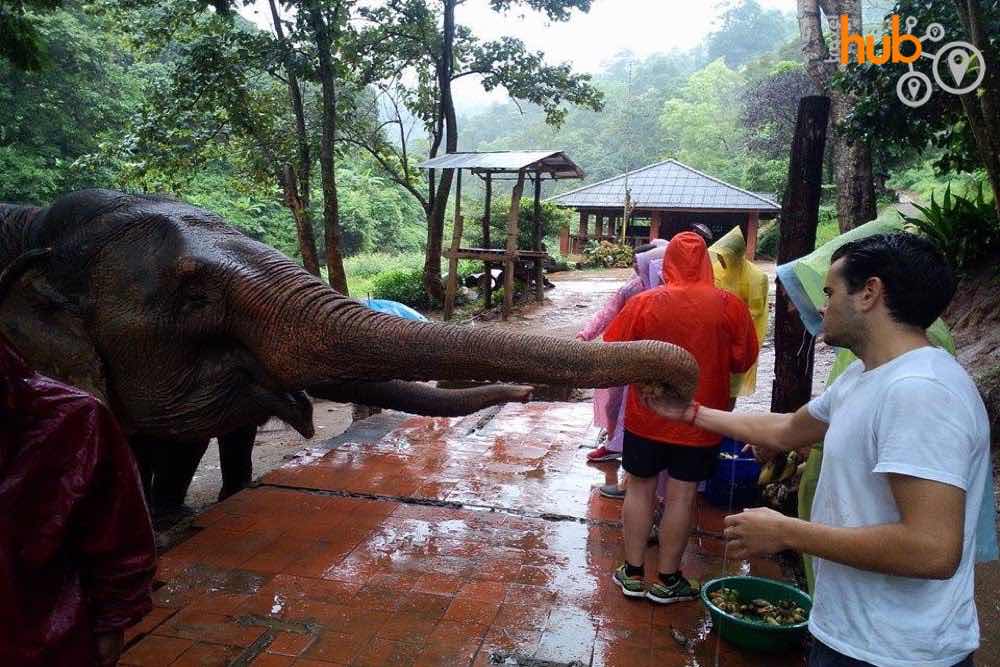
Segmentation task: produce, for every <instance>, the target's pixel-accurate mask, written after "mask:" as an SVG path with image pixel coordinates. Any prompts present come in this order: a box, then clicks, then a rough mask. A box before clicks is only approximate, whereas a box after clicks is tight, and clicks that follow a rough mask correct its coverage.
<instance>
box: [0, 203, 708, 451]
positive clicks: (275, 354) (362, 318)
mask: <svg viewBox="0 0 1000 667" xmlns="http://www.w3.org/2000/svg"><path fill="white" fill-rule="evenodd" d="M26 253H28V254H30V256H31V257H33V258H34V262H33V263H31V264H29V265H25V261H24V259H23V258H25V257H26ZM19 265H20V266H19ZM14 266H19V268H18V271H20V273H19V274H18V275H15V276H9V278H8V279H9V280H11V281H13V282H12V285H11V289H10V291H9V294H8V295H7V296H6V297H5V298H4V299H3V301H2V302H0V330H2V331H3V333H5V334H6V335H7V336H8V338H10V339H11V340H12V341H13V342H14V344H15V345H17V347H18V348H19V349H20V350H21V351H22V353H23V354H24V355H25V356H26V357H27V358H28V359H29V361H30V362H31V363H32V364H33V365H34V366H35V367H36V368H39V369H40V370H42V371H44V372H47V373H49V374H52V375H55V376H56V377H59V378H61V379H64V380H67V381H70V382H73V383H74V384H78V385H80V386H83V387H85V388H87V389H89V390H90V391H92V392H94V393H95V394H97V395H98V396H101V397H103V398H104V399H105V400H106V401H107V402H108V403H109V404H110V405H111V407H112V409H113V410H114V411H115V413H116V414H117V415H118V417H119V419H120V420H121V421H122V423H123V426H124V427H125V428H126V430H128V431H129V432H133V433H150V434H157V435H160V436H163V435H167V436H173V437H177V438H187V437H205V436H208V435H216V434H219V433H223V432H227V431H230V430H233V429H235V428H239V427H241V426H244V425H246V424H250V423H257V422H259V421H260V420H262V419H263V418H265V417H267V416H269V415H277V416H279V417H281V418H282V419H284V420H285V421H286V422H288V423H289V424H291V425H292V426H293V427H295V428H296V429H298V430H299V431H301V432H303V433H305V434H309V433H311V429H312V424H311V414H310V412H309V409H308V407H309V403H308V400H307V399H306V397H305V395H304V394H303V393H302V392H303V391H304V390H307V389H309V388H310V387H317V388H318V391H317V393H319V394H324V395H330V396H339V397H341V399H342V400H349V397H350V396H351V395H352V389H353V388H357V391H358V392H359V393H361V394H365V392H367V393H368V394H371V395H377V394H379V393H380V392H383V393H385V392H387V393H388V394H389V395H393V394H398V393H399V392H400V387H401V385H400V384H399V383H394V382H390V381H398V380H404V381H415V380H484V381H502V382H514V383H528V384H568V385H574V386H579V387H601V386H612V385H620V384H626V383H633V382H648V383H660V384H663V385H666V386H667V387H668V388H669V389H670V390H671V391H673V392H674V393H676V394H678V395H681V396H690V395H691V394H693V391H694V388H695V385H696V383H697V366H696V364H695V362H694V360H693V358H692V357H691V356H690V355H689V354H688V353H687V352H685V351H684V350H682V349H680V348H677V347H675V346H672V345H668V344H665V343H660V342H653V341H641V342H635V343H616V344H606V345H601V344H594V343H580V342H576V341H564V340H557V339H552V338H546V337H540V336H524V335H518V334H513V333H507V332H500V331H495V330H489V329H482V328H477V327H463V326H455V325H443V324H436V323H429V322H415V321H410V320H404V319H400V318H397V317H393V316H390V315H384V314H381V313H376V312H373V311H371V310H369V309H368V308H366V307H364V306H363V305H361V304H359V303H358V302H356V301H353V300H351V299H349V298H346V297H344V296H343V295H341V294H339V293H338V292H336V291H334V290H333V289H331V288H330V287H328V286H327V285H325V284H324V283H322V282H321V281H320V280H319V279H317V278H315V277H314V276H312V275H310V274H309V273H307V272H305V271H304V270H302V269H301V268H300V267H299V266H298V265H296V264H295V263H294V262H292V261H291V260H289V259H288V258H286V257H285V256H284V255H282V254H281V253H279V252H277V251H276V250H274V249H272V248H270V247H268V246H266V245H264V244H262V243H258V242H256V241H254V240H252V239H250V238H248V237H247V236H245V235H244V234H242V233H240V232H238V231H237V230H235V229H233V228H232V227H229V226H228V225H226V223H225V222H224V221H223V220H222V219H221V218H219V217H218V216H217V215H214V214H212V213H210V212H208V211H205V210H202V209H199V208H196V207H193V206H190V205H187V204H184V203H181V202H178V201H173V200H169V199H164V198H156V197H146V196H136V195H127V194H123V193H119V192H113V191H107V190H86V191H81V192H77V193H73V194H70V195H66V196H64V197H62V198H61V199H59V200H57V201H56V202H55V203H53V204H52V205H51V206H50V207H48V208H45V209H27V208H24V207H5V208H0V270H3V269H4V268H11V267H14ZM450 396H451V398H452V399H456V400H457V399H458V397H459V396H460V395H459V394H451V395H450ZM417 402H418V403H419V400H418V401H417Z"/></svg>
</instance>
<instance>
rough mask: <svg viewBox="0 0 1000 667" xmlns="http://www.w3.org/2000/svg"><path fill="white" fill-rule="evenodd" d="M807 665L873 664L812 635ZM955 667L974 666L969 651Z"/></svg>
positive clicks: (856, 666)
mask: <svg viewBox="0 0 1000 667" xmlns="http://www.w3.org/2000/svg"><path fill="white" fill-rule="evenodd" d="M809 667H873V665H872V664H871V663H870V662H864V661H862V660H855V659H854V658H851V657H848V656H846V655H844V654H843V653H838V652H837V651H834V650H833V649H832V648H830V647H829V646H827V645H826V644H824V643H823V642H821V641H819V640H818V639H816V638H815V637H813V646H812V651H810V652H809ZM955 667H974V666H973V662H972V654H971V653H970V654H969V655H968V657H966V658H965V660H962V661H961V662H959V663H957V664H956V665H955Z"/></svg>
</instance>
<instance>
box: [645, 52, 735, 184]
mask: <svg viewBox="0 0 1000 667" xmlns="http://www.w3.org/2000/svg"><path fill="white" fill-rule="evenodd" d="M743 85H744V80H743V76H742V75H741V74H740V73H739V72H736V71H733V70H731V69H729V68H728V67H726V64H725V63H724V62H723V61H722V59H721V58H720V59H718V60H715V61H713V62H711V63H709V64H708V65H707V66H706V67H705V68H704V69H702V70H699V71H698V72H695V73H694V74H692V75H691V77H690V78H689V79H688V81H687V83H686V84H685V85H684V87H683V88H682V89H681V91H680V95H679V97H676V98H673V99H669V100H667V102H666V103H665V104H664V106H663V113H662V114H661V116H660V124H661V126H662V128H663V136H664V137H665V141H666V145H667V146H668V147H669V150H668V153H669V154H670V155H672V156H674V157H676V158H677V159H678V160H680V161H681V162H683V163H684V164H687V165H689V166H691V167H694V168H696V169H700V170H702V171H705V172H707V173H709V174H711V175H712V176H715V177H716V178H721V179H723V180H725V181H728V182H730V183H736V184H739V183H741V182H742V180H743V169H742V165H741V159H740V158H742V157H743V155H744V152H745V148H744V143H743V142H744V138H743V126H742V124H741V123H740V116H739V114H740V104H739V93H740V91H741V89H742V86H743Z"/></svg>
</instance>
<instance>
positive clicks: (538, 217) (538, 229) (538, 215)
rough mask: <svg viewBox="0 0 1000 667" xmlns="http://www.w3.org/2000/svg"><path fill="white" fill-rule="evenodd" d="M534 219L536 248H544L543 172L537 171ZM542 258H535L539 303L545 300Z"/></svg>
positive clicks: (537, 298)
mask: <svg viewBox="0 0 1000 667" xmlns="http://www.w3.org/2000/svg"><path fill="white" fill-rule="evenodd" d="M532 221H533V223H534V225H535V229H534V232H535V239H534V240H535V243H534V246H535V248H534V249H535V250H536V251H538V252H541V250H542V172H541V171H536V172H535V210H534V212H533V214H532ZM542 264H543V262H542V258H541V257H536V258H535V300H536V301H537V302H538V303H542V302H543V301H545V278H544V276H543V275H542V271H543V266H542Z"/></svg>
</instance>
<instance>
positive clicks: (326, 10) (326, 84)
mask: <svg viewBox="0 0 1000 667" xmlns="http://www.w3.org/2000/svg"><path fill="white" fill-rule="evenodd" d="M351 4H352V3H351V2H348V1H344V0H333V1H332V2H321V1H320V0H307V1H306V2H304V3H303V6H302V7H301V13H302V14H304V15H305V16H304V18H305V21H306V22H307V23H308V25H309V27H310V28H311V31H312V38H313V40H314V42H315V44H316V54H317V58H318V60H319V68H318V75H319V83H320V87H321V89H322V99H323V104H322V116H323V139H322V145H321V147H320V154H319V162H320V169H321V170H322V175H323V229H324V238H325V240H326V266H327V271H329V274H330V275H329V278H330V285H331V286H332V287H333V288H334V289H335V290H337V291H338V292H340V293H341V294H347V274H346V273H345V272H344V260H343V256H342V254H341V252H340V212H339V207H338V201H337V169H336V164H335V161H336V157H335V155H334V142H335V141H336V139H337V75H336V73H335V71H334V63H333V56H334V53H335V52H336V50H337V46H336V43H337V38H338V36H339V33H340V31H341V29H342V28H343V26H344V25H345V24H346V22H347V15H348V13H349V11H350V9H349V7H350V5H351Z"/></svg>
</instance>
